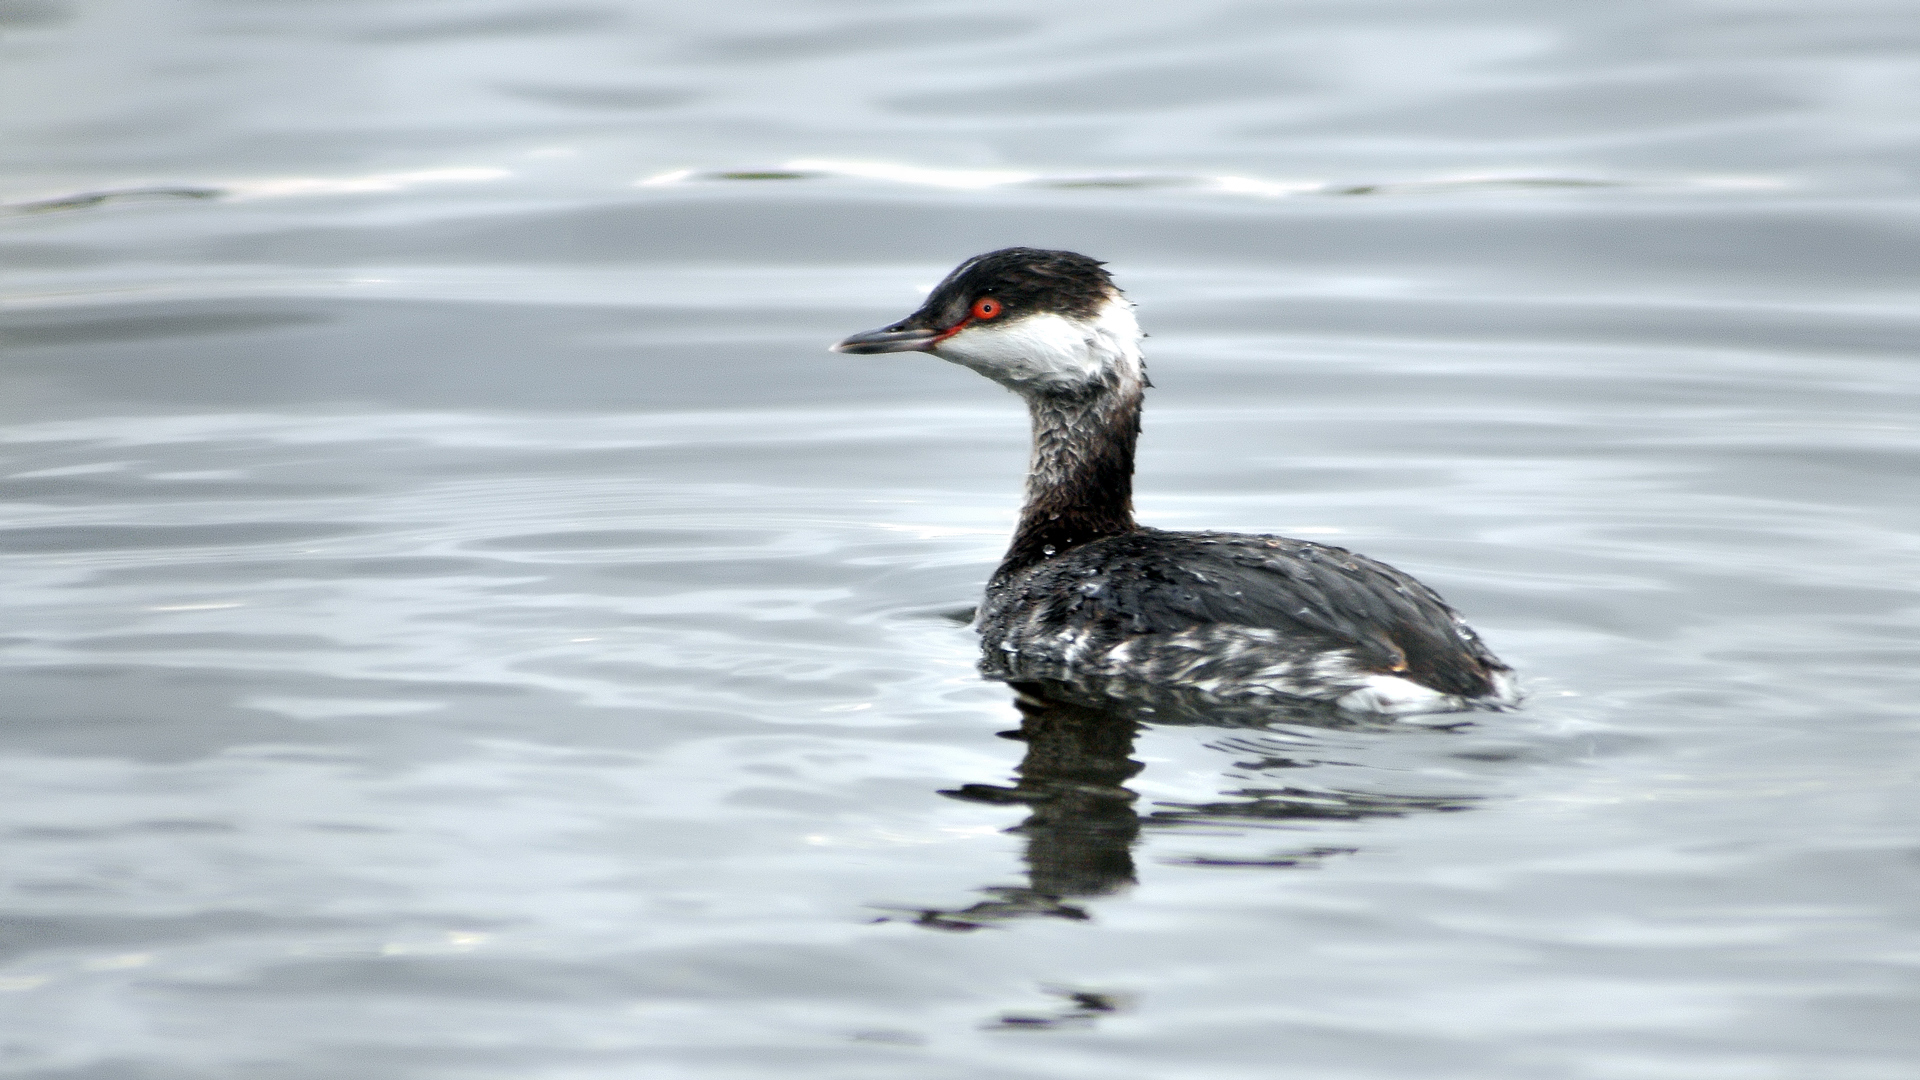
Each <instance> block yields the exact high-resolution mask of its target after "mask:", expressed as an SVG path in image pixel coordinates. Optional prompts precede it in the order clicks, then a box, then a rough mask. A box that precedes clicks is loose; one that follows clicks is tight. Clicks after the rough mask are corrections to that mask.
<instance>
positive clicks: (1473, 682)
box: [833, 247, 1516, 715]
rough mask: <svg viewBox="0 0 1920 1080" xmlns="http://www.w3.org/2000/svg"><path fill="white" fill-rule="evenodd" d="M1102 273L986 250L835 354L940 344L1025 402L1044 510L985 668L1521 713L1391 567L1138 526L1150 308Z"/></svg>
mask: <svg viewBox="0 0 1920 1080" xmlns="http://www.w3.org/2000/svg"><path fill="white" fill-rule="evenodd" d="M1104 266H1105V264H1103V263H1100V262H1098V261H1096V260H1094V259H1092V258H1089V257H1087V256H1085V255H1081V254H1078V253H1076V252H1071V251H1046V250H1040V249H1035V248H1022V247H1016V248H1004V249H1002V250H999V251H991V252H988V253H986V254H984V255H976V256H974V257H973V258H971V259H968V260H966V261H965V262H963V263H961V264H960V265H959V266H958V267H957V268H955V269H954V271H953V272H952V273H950V274H948V275H947V277H946V279H945V280H944V281H942V282H940V284H939V285H938V286H936V287H935V288H934V289H933V291H932V292H931V293H930V294H928V296H927V300H926V302H925V303H924V304H922V305H921V306H920V308H919V310H917V311H915V312H914V313H913V314H911V315H908V316H907V317H906V318H904V319H901V320H900V321H899V322H896V323H893V324H892V325H890V326H885V327H882V328H880V329H878V330H871V331H868V332H866V333H861V334H855V335H853V336H852V337H849V338H847V339H846V340H844V341H841V342H840V343H838V344H836V345H834V346H833V350H834V351H835V352H841V353H855V354H876V353H901V352H923V353H930V354H932V355H933V356H936V357H939V358H940V359H942V360H948V361H951V362H953V363H956V364H960V365H962V366H963V367H968V368H972V369H973V370H974V371H977V372H979V373H980V374H982V375H985V376H986V377H987V378H989V379H992V380H993V381H995V382H997V383H999V384H1000V385H1002V386H1004V387H1006V388H1007V389H1009V390H1012V391H1013V392H1014V393H1016V394H1018V395H1020V396H1021V397H1022V398H1024V399H1025V400H1026V403H1027V409H1028V411H1029V413H1030V414H1031V416H1032V421H1033V447H1032V455H1031V458H1030V460H1029V464H1028V468H1027V482H1026V501H1025V505H1024V506H1023V507H1022V509H1021V511H1020V520H1019V524H1018V525H1017V526H1016V527H1015V529H1014V533H1013V541H1012V544H1011V545H1010V546H1009V547H1008V549H1007V553H1006V556H1005V557H1004V558H1003V559H1002V560H1001V562H1000V565H999V568H998V569H996V570H995V571H994V573H993V576H992V578H991V579H990V580H989V582H988V584H987V590H986V597H985V599H984V601H983V602H982V604H981V606H980V609H979V614H978V615H977V617H976V620H975V626H976V628H977V629H978V630H979V632H980V634H981V637H982V651H983V660H982V664H981V668H982V671H983V672H984V673H985V674H987V675H988V676H990V677H993V678H998V679H1002V680H1005V681H1008V682H1013V683H1023V682H1038V683H1047V684H1051V683H1066V684H1070V685H1074V686H1077V687H1089V686H1091V687H1094V688H1096V690H1097V692H1098V693H1103V694H1106V695H1109V696H1111V697H1114V698H1126V697H1128V696H1130V695H1132V694H1134V692H1135V691H1136V690H1138V689H1140V688H1143V687H1144V688H1148V689H1151V688H1156V687H1158V688H1172V689H1177V690H1181V691H1186V692H1191V693H1193V694H1197V695H1199V696H1200V697H1201V698H1203V699H1204V700H1207V701H1215V702H1223V703H1242V704H1244V703H1249V702H1253V703H1259V702H1265V701H1271V702H1275V703H1301V702H1320V703H1327V704H1331V705H1334V706H1337V707H1338V708H1340V709H1342V710H1346V711H1349V712H1355V713H1385V714H1390V715H1398V714H1407V713H1422V712H1440V711H1451V710H1457V709H1468V708H1476V707H1500V706H1505V705H1509V704H1512V703H1513V702H1514V701H1515V700H1516V694H1515V686H1514V680H1513V675H1512V670H1511V669H1510V668H1509V667H1508V666H1507V665H1506V664H1504V663H1502V662H1501V661H1500V659H1499V658H1498V657H1496V656H1495V655H1494V654H1493V653H1492V652H1491V651H1490V650H1489V649H1488V648H1487V647H1486V646H1485V645H1483V644H1482V643H1481V641H1480V638H1479V637H1478V635H1476V634H1475V633H1474V632H1473V630H1472V629H1470V628H1469V627H1468V626H1467V624H1466V623H1465V622H1464V621H1462V619H1461V618H1460V616H1459V615H1458V614H1457V613H1456V612H1455V611H1454V610H1453V609H1452V608H1451V607H1449V606H1447V604H1446V602H1445V601H1443V600H1441V599H1440V597H1439V595H1438V594H1436V593H1435V592H1434V591H1433V590H1432V589H1429V588H1427V587H1426V586H1425V585H1423V584H1421V583H1420V582H1419V581H1417V580H1415V579H1414V578H1413V577H1411V576H1409V575H1407V574H1405V573H1402V572H1401V571H1399V570H1396V569H1394V568H1393V567H1391V566H1388V565H1386V564H1385V563H1381V562H1377V561H1375V560H1373V559H1369V558H1367V557H1366V556H1364V555H1356V554H1354V553H1353V552H1350V551H1347V550H1346V549H1344V548H1338V547H1332V546H1329V545H1325V544H1316V543H1313V542H1310V541H1306V540H1296V539H1291V538H1289V537H1284V536H1256V535H1247V534H1241V533H1224V532H1169V531H1166V530H1162V529H1154V528H1148V527H1145V526H1142V525H1140V524H1138V523H1137V522H1135V521H1134V517H1133V463H1134V449H1135V446H1136V444H1137V442H1138V439H1139V435H1140V408H1141V403H1142V401H1143V399H1144V396H1145V392H1146V390H1147V387H1148V386H1149V385H1150V384H1149V383H1148V381H1147V373H1146V365H1145V361H1144V360H1143V358H1142V356H1141V351H1140V340H1141V338H1142V337H1143V336H1144V335H1142V333H1141V332H1140V326H1139V323H1138V322H1137V321H1136V319H1135V317H1134V309H1133V304H1132V302H1130V301H1129V300H1128V299H1127V298H1126V297H1125V295H1123V294H1122V293H1121V291H1120V290H1119V289H1118V288H1117V287H1115V285H1114V283H1113V279H1112V277H1111V276H1110V275H1109V274H1108V273H1107V271H1106V269H1105V268H1104Z"/></svg>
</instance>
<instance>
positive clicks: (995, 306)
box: [973, 296, 1001, 319]
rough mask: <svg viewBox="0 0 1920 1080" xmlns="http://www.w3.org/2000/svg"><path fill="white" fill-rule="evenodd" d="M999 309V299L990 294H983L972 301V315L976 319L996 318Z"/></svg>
mask: <svg viewBox="0 0 1920 1080" xmlns="http://www.w3.org/2000/svg"><path fill="white" fill-rule="evenodd" d="M1000 310H1001V309H1000V301H998V300H995V299H994V298H993V297H991V296H983V297H981V298H980V299H978V300H975V301H974V302H973V317H974V318H976V319H993V318H998V317H999V315H1000Z"/></svg>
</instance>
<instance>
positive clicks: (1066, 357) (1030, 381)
mask: <svg viewBox="0 0 1920 1080" xmlns="http://www.w3.org/2000/svg"><path fill="white" fill-rule="evenodd" d="M1091 337H1093V333H1092V331H1091V328H1090V327H1089V326H1087V325H1086V324H1085V323H1082V322H1079V321H1078V320H1074V319H1068V318H1065V317H1063V316H1060V315H1029V316H1027V317H1026V318H1024V319H1016V320H1014V321H1012V322H1005V323H974V324H973V325H971V326H969V327H967V328H966V329H965V330H962V331H960V332H959V333H957V334H955V335H953V336H952V337H950V338H948V339H947V340H945V341H942V342H941V343H940V344H939V345H938V346H936V347H935V348H934V350H933V354H934V355H935V356H938V357H939V358H940V359H942V360H951V361H953V362H954V363H956V364H961V365H963V366H966V367H970V368H972V369H973V370H975V371H977V372H979V373H980V374H982V375H985V376H986V377H987V378H989V379H992V380H993V381H995V382H998V383H1003V384H1005V385H1007V386H1010V387H1013V388H1014V389H1019V388H1021V387H1058V386H1078V385H1081V384H1084V383H1088V382H1091V381H1093V379H1094V377H1095V376H1097V375H1098V374H1099V373H1100V368H1101V363H1100V357H1099V356H1098V354H1097V353H1096V351H1095V350H1094V349H1092V348H1089V347H1088V345H1089V339H1090V338H1091Z"/></svg>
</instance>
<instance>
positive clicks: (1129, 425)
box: [1000, 371, 1146, 573]
mask: <svg viewBox="0 0 1920 1080" xmlns="http://www.w3.org/2000/svg"><path fill="white" fill-rule="evenodd" d="M1145 390H1146V380H1145V377H1144V373H1142V374H1138V375H1136V374H1134V373H1133V372H1131V371H1129V372H1125V373H1123V374H1122V375H1121V376H1120V377H1118V378H1116V379H1113V380H1111V381H1109V382H1105V383H1103V384H1102V385H1099V386H1097V387H1093V388H1088V389H1086V390H1084V391H1081V392H1076V393H1073V394H1065V395H1055V394H1032V395H1028V396H1027V409H1028V411H1029V412H1030V413H1031V414H1032V417H1033V456H1032V458H1031V460H1030V462H1029V464H1028V466H1027V499H1026V505H1025V506H1024V507H1022V508H1021V511H1020V524H1019V526H1018V527H1017V528H1016V529H1015V530H1014V533H1013V544H1012V546H1011V547H1009V548H1008V549H1007V555H1006V558H1005V559H1004V560H1002V561H1001V564H1000V569H1001V571H1002V572H1003V573H1004V572H1006V571H1009V570H1016V569H1020V568H1023V567H1027V566H1031V565H1034V564H1036V563H1040V562H1044V561H1046V560H1047V559H1049V558H1052V557H1053V556H1056V555H1059V554H1061V553H1063V552H1066V551H1068V550H1071V549H1072V548H1075V547H1078V546H1080V545H1081V544H1085V543H1088V542H1090V541H1093V540H1098V539H1100V538H1102V537H1106V536H1117V535H1119V534H1121V533H1127V532H1132V531H1133V530H1134V529H1135V528H1137V527H1138V526H1136V525H1135V524H1134V521H1133V454H1134V447H1135V445H1136V444H1137V443H1138V441H1139V438H1140V405H1141V400H1142V398H1143V397H1144V396H1145Z"/></svg>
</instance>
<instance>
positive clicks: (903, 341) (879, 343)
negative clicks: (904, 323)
mask: <svg viewBox="0 0 1920 1080" xmlns="http://www.w3.org/2000/svg"><path fill="white" fill-rule="evenodd" d="M939 338H940V332H939V331H938V330H902V329H900V326H899V324H898V323H896V324H894V325H893V326H887V327H882V328H881V329H879V330H869V331H867V332H866V333H864V334H855V335H853V336H852V337H850V338H848V339H847V340H845V341H842V342H840V343H839V344H838V345H835V346H834V347H833V349H832V351H833V352H837V353H855V354H857V355H871V354H873V353H890V352H932V351H933V343H934V342H935V341H937V340H939Z"/></svg>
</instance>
